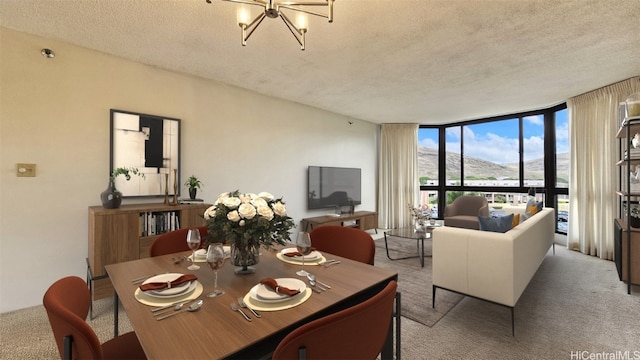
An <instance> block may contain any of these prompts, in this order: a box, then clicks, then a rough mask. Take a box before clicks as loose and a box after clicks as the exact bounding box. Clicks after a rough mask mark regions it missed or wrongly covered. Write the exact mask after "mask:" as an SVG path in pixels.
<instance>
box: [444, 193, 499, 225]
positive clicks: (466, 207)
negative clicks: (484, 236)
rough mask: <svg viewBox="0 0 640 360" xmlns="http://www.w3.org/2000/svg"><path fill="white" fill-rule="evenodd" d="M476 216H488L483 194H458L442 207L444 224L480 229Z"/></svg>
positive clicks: (487, 204)
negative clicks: (458, 195)
mask: <svg viewBox="0 0 640 360" xmlns="http://www.w3.org/2000/svg"><path fill="white" fill-rule="evenodd" d="M478 216H489V203H488V202H487V199H485V198H484V197H483V196H470V195H465V196H460V197H458V198H456V199H455V200H454V201H453V202H452V203H451V204H449V205H447V206H446V207H445V208H444V225H445V226H452V227H459V228H466V229H475V230H479V229H480V222H479V221H478Z"/></svg>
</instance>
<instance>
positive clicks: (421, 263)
mask: <svg viewBox="0 0 640 360" xmlns="http://www.w3.org/2000/svg"><path fill="white" fill-rule="evenodd" d="M420 241H421V242H422V249H421V251H420V253H421V254H422V256H420V266H421V267H424V237H422V238H420Z"/></svg>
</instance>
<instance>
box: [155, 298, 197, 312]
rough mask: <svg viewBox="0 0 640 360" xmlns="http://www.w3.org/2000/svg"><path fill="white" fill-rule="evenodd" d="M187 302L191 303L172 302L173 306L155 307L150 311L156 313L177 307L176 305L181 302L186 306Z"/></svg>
mask: <svg viewBox="0 0 640 360" xmlns="http://www.w3.org/2000/svg"><path fill="white" fill-rule="evenodd" d="M189 301H191V300H186V301H185V300H182V301H177V302H174V303H173V304H169V305H165V306H160V307H155V308H153V309H151V312H156V311H160V310H164V309H168V308H170V307H174V306H176V305H178V304H180V303H182V302H184V303H185V304H186V303H188V302H189Z"/></svg>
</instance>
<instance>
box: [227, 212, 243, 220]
mask: <svg viewBox="0 0 640 360" xmlns="http://www.w3.org/2000/svg"><path fill="white" fill-rule="evenodd" d="M227 219H229V221H233V222H238V221H240V214H238V211H236V210H233V211H231V212H229V213H228V214H227Z"/></svg>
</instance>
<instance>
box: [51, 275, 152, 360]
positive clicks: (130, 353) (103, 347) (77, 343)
mask: <svg viewBox="0 0 640 360" xmlns="http://www.w3.org/2000/svg"><path fill="white" fill-rule="evenodd" d="M90 301H91V298H90V295H89V289H88V288H87V283H85V282H84V280H82V279H81V278H79V277H77V276H68V277H65V278H62V279H60V280H58V281H56V282H54V283H53V284H52V285H51V286H50V287H49V289H48V290H47V292H46V293H45V294H44V298H43V300H42V303H43V304H44V308H45V309H46V310H47V316H48V317H49V323H50V324H51V329H52V330H53V336H54V338H55V340H56V345H57V346H58V352H59V353H60V357H61V358H62V359H146V356H145V355H144V351H143V350H142V346H140V342H139V341H138V338H137V337H136V334H135V333H134V332H129V333H126V334H124V335H121V336H117V337H115V338H113V339H111V340H109V341H107V342H105V343H104V344H100V340H98V336H97V335H96V333H95V332H94V331H93V329H92V328H91V326H90V325H89V324H87V322H86V321H85V319H86V318H87V314H88V312H89V303H90Z"/></svg>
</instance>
